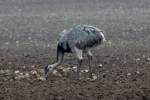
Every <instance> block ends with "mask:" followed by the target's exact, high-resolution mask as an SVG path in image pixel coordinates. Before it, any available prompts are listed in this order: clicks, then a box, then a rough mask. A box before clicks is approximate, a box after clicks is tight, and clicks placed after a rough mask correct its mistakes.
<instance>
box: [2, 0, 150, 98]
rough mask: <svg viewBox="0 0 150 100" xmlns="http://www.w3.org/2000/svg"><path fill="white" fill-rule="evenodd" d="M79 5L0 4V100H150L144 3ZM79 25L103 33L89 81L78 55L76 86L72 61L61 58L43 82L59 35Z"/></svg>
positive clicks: (149, 25)
mask: <svg viewBox="0 0 150 100" xmlns="http://www.w3.org/2000/svg"><path fill="white" fill-rule="evenodd" d="M85 1H86V0H83V1H77V0H75V1H70V0H69V1H67V0H64V2H63V1H61V0H59V1H57V2H56V1H54V0H52V1H48V0H47V1H45V2H43V1H40V0H31V1H29V0H26V1H25V0H23V1H22V2H21V1H19V0H13V1H9V0H7V1H1V2H0V4H1V5H2V6H0V8H1V9H0V100H150V20H149V19H150V8H149V4H148V3H150V2H149V0H143V1H142V2H140V0H133V1H132V2H131V1H129V0H126V1H123V0H114V2H112V1H106V0H105V1H104V0H100V1H96V0H95V1H93V2H91V1H88V0H87V1H88V2H85ZM60 3H61V5H60ZM95 4H96V5H95ZM79 24H90V25H96V26H97V27H99V28H101V29H103V30H105V33H104V34H105V37H106V39H107V42H106V43H105V44H103V45H100V46H98V47H97V48H93V51H92V53H93V55H94V58H93V60H92V65H91V66H92V72H93V78H92V79H89V78H88V60H87V57H86V55H84V61H83V64H82V68H81V72H80V80H76V68H77V59H76V57H75V55H73V54H66V55H65V58H64V61H63V64H62V65H60V66H59V67H58V68H57V69H56V70H55V71H54V72H53V73H51V74H50V75H49V77H48V80H45V79H44V71H43V68H44V67H45V66H46V65H47V64H52V63H54V62H55V61H56V46H57V41H58V39H59V37H60V35H59V34H60V33H61V31H63V30H64V29H69V28H71V27H73V26H75V25H79Z"/></svg>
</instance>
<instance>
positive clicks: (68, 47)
mask: <svg viewBox="0 0 150 100" xmlns="http://www.w3.org/2000/svg"><path fill="white" fill-rule="evenodd" d="M105 41H106V39H105V36H104V34H103V31H102V30H100V29H99V28H97V27H94V26H90V25H77V26H75V27H73V28H71V29H69V30H67V31H65V32H64V34H63V35H62V36H61V38H60V39H59V41H58V44H57V62H56V63H54V64H51V65H47V66H46V67H45V78H46V79H47V77H48V73H49V72H53V70H54V69H56V68H57V66H59V65H60V64H61V63H62V60H63V57H64V54H65V53H74V54H75V55H76V57H77V60H78V66H77V72H76V74H77V75H76V78H77V79H79V73H80V67H81V64H82V61H83V53H86V54H87V56H88V62H89V77H90V78H92V70H91V60H92V53H91V49H92V48H93V47H95V46H97V45H99V44H102V43H103V42H105Z"/></svg>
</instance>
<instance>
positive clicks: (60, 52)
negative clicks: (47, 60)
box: [51, 48, 64, 68]
mask: <svg viewBox="0 0 150 100" xmlns="http://www.w3.org/2000/svg"><path fill="white" fill-rule="evenodd" d="M63 57H64V52H62V51H61V50H60V49H59V48H57V62H56V63H54V64H52V65H51V66H52V67H53V68H55V67H57V66H59V65H60V64H61V63H62V61H63Z"/></svg>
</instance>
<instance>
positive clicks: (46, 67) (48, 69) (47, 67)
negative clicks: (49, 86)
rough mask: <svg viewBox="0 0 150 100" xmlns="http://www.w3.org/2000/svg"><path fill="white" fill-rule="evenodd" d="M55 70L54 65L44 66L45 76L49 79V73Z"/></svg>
mask: <svg viewBox="0 0 150 100" xmlns="http://www.w3.org/2000/svg"><path fill="white" fill-rule="evenodd" d="M52 70H53V66H52V65H47V66H45V68H44V73H45V78H46V79H47V76H48V73H49V72H50V71H52Z"/></svg>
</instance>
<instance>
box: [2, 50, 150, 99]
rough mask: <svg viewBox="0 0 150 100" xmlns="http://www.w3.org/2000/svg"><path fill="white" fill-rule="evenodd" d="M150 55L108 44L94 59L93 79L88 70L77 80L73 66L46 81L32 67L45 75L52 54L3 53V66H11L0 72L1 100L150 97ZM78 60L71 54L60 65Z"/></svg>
mask: <svg viewBox="0 0 150 100" xmlns="http://www.w3.org/2000/svg"><path fill="white" fill-rule="evenodd" d="M52 56H54V55H52ZM149 57H150V55H149V53H148V50H141V49H136V50H133V49H112V48H111V49H110V48H105V49H102V50H101V51H98V55H97V56H95V57H94V60H93V62H92V63H93V64H92V66H93V74H94V75H95V76H97V79H95V80H94V79H93V80H90V79H88V77H87V76H88V73H82V74H81V76H80V77H81V79H80V80H76V79H75V75H74V74H75V72H74V71H72V70H70V71H68V72H66V73H67V74H66V73H65V72H64V73H65V74H64V75H63V74H61V76H58V75H57V74H55V75H52V74H51V75H49V78H48V80H47V81H44V80H42V79H39V78H38V75H36V74H31V71H32V70H35V71H37V73H38V74H39V75H41V76H43V72H42V68H43V67H44V66H45V64H46V63H48V58H46V57H45V58H44V57H39V58H37V57H30V56H26V57H23V56H22V57H17V56H16V57H14V56H13V55H12V56H11V55H9V56H7V57H6V56H4V54H1V58H0V63H1V66H3V68H2V69H3V71H6V70H7V69H9V70H7V71H6V72H3V74H2V72H1V74H0V100H149V99H150V84H149V83H150V73H149V71H150V67H149V65H150V61H149ZM86 62H87V61H86V58H85V61H84V63H83V67H82V68H83V69H86V66H88V65H87V64H86ZM75 64H76V62H75V61H74V58H72V56H67V57H66V58H65V62H64V63H63V65H62V66H60V67H59V68H61V67H63V68H72V67H73V66H75ZM99 64H102V66H99V67H98V65H99ZM23 65H24V66H23ZM6 66H7V67H6ZM15 66H16V67H15ZM14 67H15V69H14ZM59 68H58V69H59ZM16 70H19V71H20V72H23V73H25V72H26V73H29V74H30V77H26V78H20V79H16V78H15V71H16ZM39 70H41V72H40V71H39ZM11 71H12V72H11ZM13 72H14V73H13Z"/></svg>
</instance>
